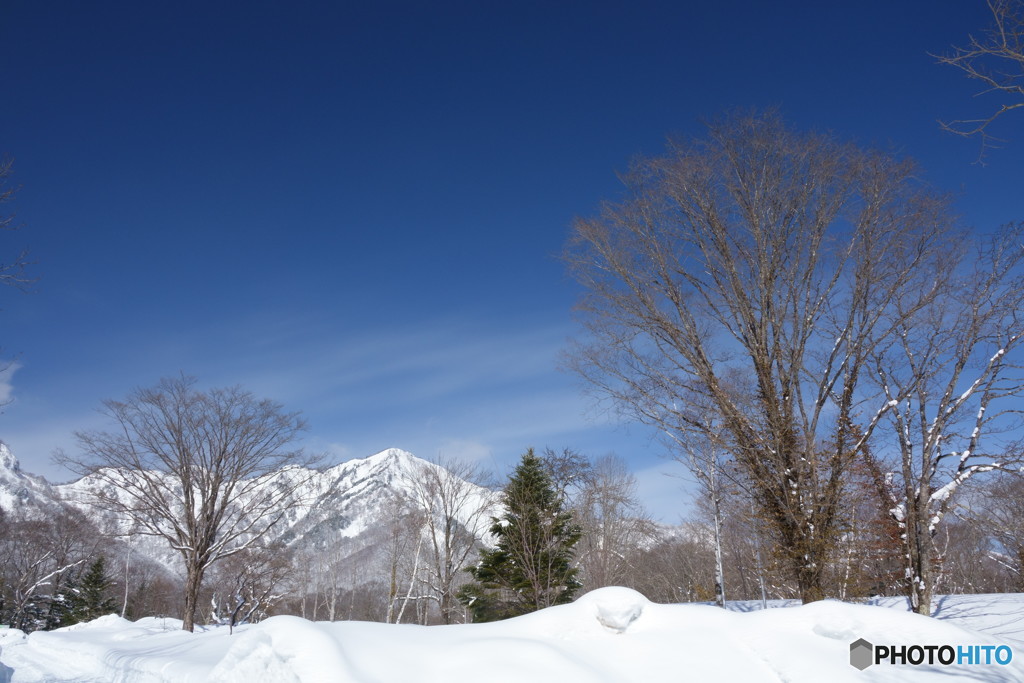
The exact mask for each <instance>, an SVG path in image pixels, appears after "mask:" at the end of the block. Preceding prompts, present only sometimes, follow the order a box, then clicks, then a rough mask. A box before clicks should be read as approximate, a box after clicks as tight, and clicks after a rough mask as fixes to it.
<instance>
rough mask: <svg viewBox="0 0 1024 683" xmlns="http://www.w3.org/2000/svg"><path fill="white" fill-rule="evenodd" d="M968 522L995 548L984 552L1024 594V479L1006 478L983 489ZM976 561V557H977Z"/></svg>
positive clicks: (1006, 476) (1018, 477)
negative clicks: (992, 543) (991, 542)
mask: <svg viewBox="0 0 1024 683" xmlns="http://www.w3.org/2000/svg"><path fill="white" fill-rule="evenodd" d="M978 497H979V498H980V500H979V501H978V504H977V505H976V506H975V507H974V509H973V510H972V512H971V514H970V515H969V519H970V521H971V522H972V526H973V527H974V528H976V529H979V530H980V531H982V532H983V533H984V534H985V536H986V538H988V539H991V540H994V541H995V543H994V545H991V546H989V547H986V548H984V549H983V552H984V553H985V554H986V555H988V556H989V557H990V558H991V559H992V560H993V561H994V562H996V563H997V564H998V565H999V566H1000V567H1001V568H1002V570H1003V572H1004V573H1006V574H1008V575H1009V577H1010V584H1011V585H1012V590H1014V591H1018V592H1019V591H1022V590H1024V477H1022V476H1019V475H1008V474H1004V475H1002V476H1000V477H998V478H997V479H996V480H995V481H993V482H991V483H990V484H989V485H988V486H986V487H985V488H984V490H983V491H982V492H981V494H980V496H978ZM975 559H977V555H975Z"/></svg>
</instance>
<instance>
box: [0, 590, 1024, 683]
mask: <svg viewBox="0 0 1024 683" xmlns="http://www.w3.org/2000/svg"><path fill="white" fill-rule="evenodd" d="M976 597H977V598H979V599H980V602H979V605H980V607H978V608H977V609H971V607H970V605H971V604H973V602H972V600H971V599H970V597H969V596H963V597H962V598H959V596H958V603H957V604H958V605H959V606H958V607H957V609H955V610H952V616H951V617H950V618H949V619H945V620H943V619H935V618H929V617H922V616H919V615H916V614H912V613H909V612H905V611H902V609H894V608H890V607H881V606H872V605H850V604H845V603H840V602H832V601H825V602H818V603H813V604H809V605H804V606H799V607H792V608H785V609H769V610H764V611H755V612H746V613H740V612H731V611H726V610H722V609H719V608H716V607H711V606H707V605H659V604H653V603H650V602H648V601H647V599H646V598H644V597H643V596H642V595H640V594H639V593H637V592H635V591H632V590H629V589H626V588H604V589H600V590H596V591H592V592H591V593H588V594H586V595H584V596H583V597H581V598H580V599H579V600H577V601H576V602H574V603H572V604H571V605H563V606H559V607H552V608H549V609H546V610H543V611H541V612H537V613H534V614H529V615H526V616H523V617H519V618H516V619H510V620H508V621H504V622H497V623H492V624H471V625H460V626H412V625H389V624H374V623H365V622H335V623H329V622H317V623H314V622H310V621H306V620H304V619H300V618H298V617H291V616H279V617H272V618H270V619H267V620H266V621H264V622H262V623H260V624H256V625H252V626H246V627H242V628H240V629H236V632H235V634H234V635H229V634H228V633H227V630H226V629H221V628H212V629H208V630H205V631H203V632H197V633H195V634H190V633H185V632H183V631H178V630H177V629H178V628H180V622H178V621H177V620H173V619H154V618H148V619H142V620H139V621H138V622H134V623H133V622H128V621H125V620H123V619H120V618H118V617H116V616H113V615H111V616H108V617H103V618H101V619H97V620H95V621H93V622H90V623H88V624H82V625H78V626H72V627H68V628H66V629H61V630H58V631H52V632H38V633H33V634H31V635H29V636H27V637H26V636H25V635H24V634H21V633H20V632H18V631H9V632H7V633H2V635H0V662H2V664H0V681H2V682H3V683H22V682H25V681H84V682H91V681H104V682H106V681H175V682H179V681H224V682H230V681H238V682H244V683H258V682H260V681H268V682H274V683H279V682H286V681H339V682H347V681H357V682H361V681H373V682H374V683H384V682H395V683H408V682H409V681H417V682H420V683H433V682H437V683H441V682H444V683H448V682H450V681H454V680H478V679H486V680H489V681H496V682H501V681H509V682H511V681H529V682H530V683H540V682H543V681H559V682H560V683H565V682H566V681H572V682H573V683H582V682H594V683H611V682H613V681H615V682H619V681H645V682H648V681H680V680H692V681H779V680H786V681H793V682H797V681H815V682H817V681H823V680H828V681H830V682H835V681H851V682H853V681H926V680H948V677H949V676H951V675H954V676H962V677H968V678H975V679H982V680H986V681H1019V680H1024V654H1022V650H1024V642H1021V641H1019V640H1017V638H1019V637H1020V636H1022V635H1024V626H1020V627H1019V630H1015V631H1011V630H1008V629H1007V627H1006V626H1007V623H1006V622H1007V619H1006V616H1007V615H1011V614H1017V615H1019V614H1020V613H1021V607H1022V601H1021V596H1016V595H1015V596H976ZM892 607H896V605H895V604H894V605H893V606H892ZM986 614H987V615H988V617H986V616H985V615H986ZM957 615H961V616H962V615H968V616H970V617H971V618H972V619H973V620H972V621H971V622H970V624H971V627H972V628H971V629H968V628H963V627H961V626H959V625H958V624H957ZM990 624H1000V625H1001V629H1002V630H1001V631H1000V632H999V634H998V635H994V634H992V633H986V632H984V631H982V630H974V629H981V628H983V627H985V626H988V625H990ZM860 638H864V639H866V640H868V641H870V642H872V643H878V644H894V645H899V644H906V645H914V644H921V645H928V644H931V645H941V644H950V645H953V646H973V645H1007V646H1008V647H1010V648H1012V651H1013V653H1014V655H1015V657H1014V659H1013V661H1011V662H1010V663H1008V664H1006V665H997V664H991V665H986V666H981V665H973V666H972V665H967V664H954V665H950V666H944V665H941V664H938V663H936V664H933V665H931V666H929V665H922V666H911V665H899V664H896V665H889V664H885V663H882V664H876V665H873V666H870V667H868V668H867V669H866V670H864V671H859V670H857V669H856V668H854V667H853V666H851V665H850V644H851V643H852V642H854V641H856V640H858V639H860Z"/></svg>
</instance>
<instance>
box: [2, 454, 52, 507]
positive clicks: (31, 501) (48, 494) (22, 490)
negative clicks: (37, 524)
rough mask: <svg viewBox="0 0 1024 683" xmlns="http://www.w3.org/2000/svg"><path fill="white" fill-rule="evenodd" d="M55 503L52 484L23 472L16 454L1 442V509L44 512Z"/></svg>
mask: <svg viewBox="0 0 1024 683" xmlns="http://www.w3.org/2000/svg"><path fill="white" fill-rule="evenodd" d="M53 501H54V496H53V489H52V487H51V486H50V484H49V483H47V481H46V480H45V479H43V478H42V477H37V476H35V475H32V474H28V473H26V472H22V470H21V465H20V463H18V459H17V458H15V457H14V453H12V452H11V449H10V448H8V446H7V444H5V443H4V442H3V441H0V509H3V510H13V509H16V508H29V509H32V510H38V511H40V512H43V511H44V510H46V509H48V508H49V507H50V506H51V505H52V504H53Z"/></svg>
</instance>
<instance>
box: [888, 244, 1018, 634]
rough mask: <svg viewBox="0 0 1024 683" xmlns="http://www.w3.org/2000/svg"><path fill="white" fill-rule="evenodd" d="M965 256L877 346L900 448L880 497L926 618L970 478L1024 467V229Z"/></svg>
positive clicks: (902, 313)
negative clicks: (1023, 433)
mask: <svg viewBox="0 0 1024 683" xmlns="http://www.w3.org/2000/svg"><path fill="white" fill-rule="evenodd" d="M961 254H962V257H963V259H964V262H963V264H962V265H961V266H960V267H959V268H955V269H952V270H951V271H948V272H946V273H944V274H943V276H942V282H941V283H940V287H941V296H940V297H938V298H936V299H934V300H933V301H932V302H931V304H930V305H929V306H926V307H924V308H920V309H918V310H917V311H915V312H913V313H911V312H909V311H906V310H904V306H903V302H902V301H899V302H897V303H898V305H897V306H896V307H895V309H894V313H895V315H896V316H897V317H898V322H897V323H896V330H897V332H898V334H896V335H894V336H893V337H892V338H891V339H890V340H889V343H887V344H879V345H878V346H876V347H875V348H876V352H875V364H876V373H875V374H876V376H877V378H878V381H879V384H880V386H881V388H882V390H883V392H884V399H885V400H886V401H888V403H889V404H890V405H891V406H892V408H893V409H892V410H890V411H889V412H888V415H889V421H890V425H889V429H888V430H887V431H888V434H889V435H890V438H891V439H892V441H894V442H895V446H896V448H897V451H896V452H897V460H896V462H895V467H894V469H895V471H896V476H895V477H894V478H892V479H891V482H890V485H889V486H887V487H886V488H885V489H884V490H883V494H884V495H887V496H889V498H890V500H891V510H892V515H893V517H894V518H895V520H896V521H897V523H898V524H899V525H900V526H901V528H902V530H903V537H904V538H905V539H906V547H905V550H906V559H907V565H906V570H907V576H906V579H907V583H908V587H907V590H908V595H909V596H910V599H911V604H912V606H913V608H914V609H915V610H917V611H919V612H920V613H922V614H930V613H931V598H932V592H933V589H934V585H935V579H936V577H935V575H934V571H935V566H934V560H935V556H936V547H935V542H934V539H935V535H936V531H937V529H938V525H939V523H940V522H941V521H942V518H943V517H944V516H945V515H946V513H947V512H948V511H949V510H950V509H951V505H952V502H953V500H954V497H955V495H956V493H957V491H958V489H959V487H961V486H963V484H965V483H966V482H967V481H968V480H970V479H971V478H972V477H974V476H975V475H977V474H979V473H982V472H988V471H992V470H999V469H1006V468H1008V467H1009V466H1010V465H1012V464H1015V463H1017V462H1019V461H1020V448H1021V447H1020V444H1019V443H1018V442H1017V441H1016V437H1017V436H1018V434H1019V432H1018V431H1017V430H1019V428H1020V427H1021V426H1024V422H1022V420H1021V417H1020V416H1021V413H1022V411H1021V410H1020V408H1019V402H1020V397H1021V396H1022V395H1024V373H1022V365H1021V356H1020V350H1019V349H1020V346H1021V343H1022V341H1024V318H1022V317H1021V311H1024V224H1020V225H1015V226H1007V227H1006V228H1004V229H1003V230H1001V231H999V232H998V233H997V234H995V235H993V236H991V237H990V238H988V239H987V240H986V241H985V243H984V244H983V245H981V246H980V247H979V248H978V250H977V252H976V253H972V252H971V251H966V253H964V252H963V251H961Z"/></svg>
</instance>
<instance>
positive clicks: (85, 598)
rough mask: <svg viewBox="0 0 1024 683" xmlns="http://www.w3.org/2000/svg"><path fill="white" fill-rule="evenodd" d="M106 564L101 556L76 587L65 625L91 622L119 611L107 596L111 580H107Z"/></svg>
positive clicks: (90, 566)
mask: <svg viewBox="0 0 1024 683" xmlns="http://www.w3.org/2000/svg"><path fill="white" fill-rule="evenodd" d="M106 562H107V561H106V558H105V557H103V555H100V556H99V557H97V558H96V560H95V561H94V562H93V563H92V564H91V565H89V569H88V570H87V571H86V572H85V574H83V575H82V578H81V579H80V580H79V582H78V585H76V586H75V587H74V591H73V592H74V598H73V600H71V601H70V602H71V603H72V607H71V610H70V611H71V614H70V616H69V618H66V619H65V620H64V625H67V624H76V623H79V622H82V621H91V620H92V619H96V618H97V617H102V616H104V615H107V614H110V613H111V612H116V611H117V606H116V605H115V604H114V600H113V599H112V598H111V597H109V596H108V595H107V592H108V590H109V589H110V579H109V578H107V564H106Z"/></svg>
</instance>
